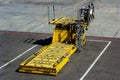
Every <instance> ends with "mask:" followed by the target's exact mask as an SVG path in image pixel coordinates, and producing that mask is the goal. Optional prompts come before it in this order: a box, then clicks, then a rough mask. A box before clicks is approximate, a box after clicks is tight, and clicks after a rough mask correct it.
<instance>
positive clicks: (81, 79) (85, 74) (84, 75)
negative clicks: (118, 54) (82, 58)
mask: <svg viewBox="0 0 120 80" xmlns="http://www.w3.org/2000/svg"><path fill="white" fill-rule="evenodd" d="M110 44H111V41H109V42H108V44H107V45H106V46H105V48H104V49H103V50H102V52H101V53H100V54H99V55H98V57H97V58H96V59H95V61H94V62H93V63H92V64H91V65H90V67H89V68H88V69H87V71H86V72H85V73H84V74H83V76H82V77H81V78H80V80H83V79H84V78H85V77H86V76H87V74H88V73H89V72H90V70H91V69H92V68H93V66H94V65H95V64H96V62H97V61H98V60H99V59H100V57H101V56H102V54H103V53H104V52H105V51H106V49H107V48H108V47H109V45H110Z"/></svg>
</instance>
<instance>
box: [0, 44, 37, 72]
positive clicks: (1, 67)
mask: <svg viewBox="0 0 120 80" xmlns="http://www.w3.org/2000/svg"><path fill="white" fill-rule="evenodd" d="M37 46H38V45H34V46H32V47H31V48H29V49H28V50H26V51H24V52H23V53H21V54H20V55H18V56H17V57H15V58H14V59H12V60H10V61H9V62H7V63H5V64H4V65H2V66H0V70H1V69H3V68H4V67H6V66H7V65H9V64H10V63H12V62H14V61H15V60H17V59H18V58H20V57H21V56H23V55H24V54H26V53H27V52H29V51H30V50H32V49H34V48H35V47H37Z"/></svg>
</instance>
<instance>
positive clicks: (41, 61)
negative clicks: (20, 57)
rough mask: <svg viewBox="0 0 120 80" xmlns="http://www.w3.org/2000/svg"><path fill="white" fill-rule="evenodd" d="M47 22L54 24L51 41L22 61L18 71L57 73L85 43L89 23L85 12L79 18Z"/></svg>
mask: <svg viewBox="0 0 120 80" xmlns="http://www.w3.org/2000/svg"><path fill="white" fill-rule="evenodd" d="M49 24H52V25H55V29H54V33H53V37H52V43H51V44H50V45H47V46H44V47H43V48H41V49H40V50H39V51H38V52H37V53H35V54H33V55H32V56H30V57H29V58H28V59H26V60H25V61H23V62H22V63H21V64H20V66H19V69H18V71H19V72H27V73H37V74H48V75H57V74H58V72H59V71H60V70H61V69H62V68H63V66H65V64H66V63H67V62H69V58H70V57H71V55H72V54H74V53H75V51H76V50H80V48H81V47H82V46H83V45H84V44H85V34H86V30H87V26H88V25H89V24H88V20H87V19H86V16H85V14H84V15H83V16H82V15H80V18H74V17H62V18H60V19H54V20H52V21H50V22H49Z"/></svg>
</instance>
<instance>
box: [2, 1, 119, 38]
mask: <svg viewBox="0 0 120 80" xmlns="http://www.w3.org/2000/svg"><path fill="white" fill-rule="evenodd" d="M82 1H83V2H87V1H89V0H82ZM94 3H95V7H96V9H95V13H96V19H95V21H94V22H93V23H92V24H91V25H90V28H89V31H88V32H87V35H88V36H101V37H115V38H120V26H119V22H120V5H119V3H120V1H119V0H94ZM52 4H55V9H56V16H57V17H62V16H76V14H77V13H76V11H77V9H78V8H79V6H81V5H82V3H81V0H69V1H67V0H1V1H0V30H4V31H20V32H35V33H52V32H53V29H54V27H51V26H49V25H48V20H47V7H48V6H52ZM50 14H51V17H53V16H52V8H51V12H50Z"/></svg>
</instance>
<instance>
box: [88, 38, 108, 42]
mask: <svg viewBox="0 0 120 80" xmlns="http://www.w3.org/2000/svg"><path fill="white" fill-rule="evenodd" d="M86 41H93V42H110V41H106V40H90V39H86Z"/></svg>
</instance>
